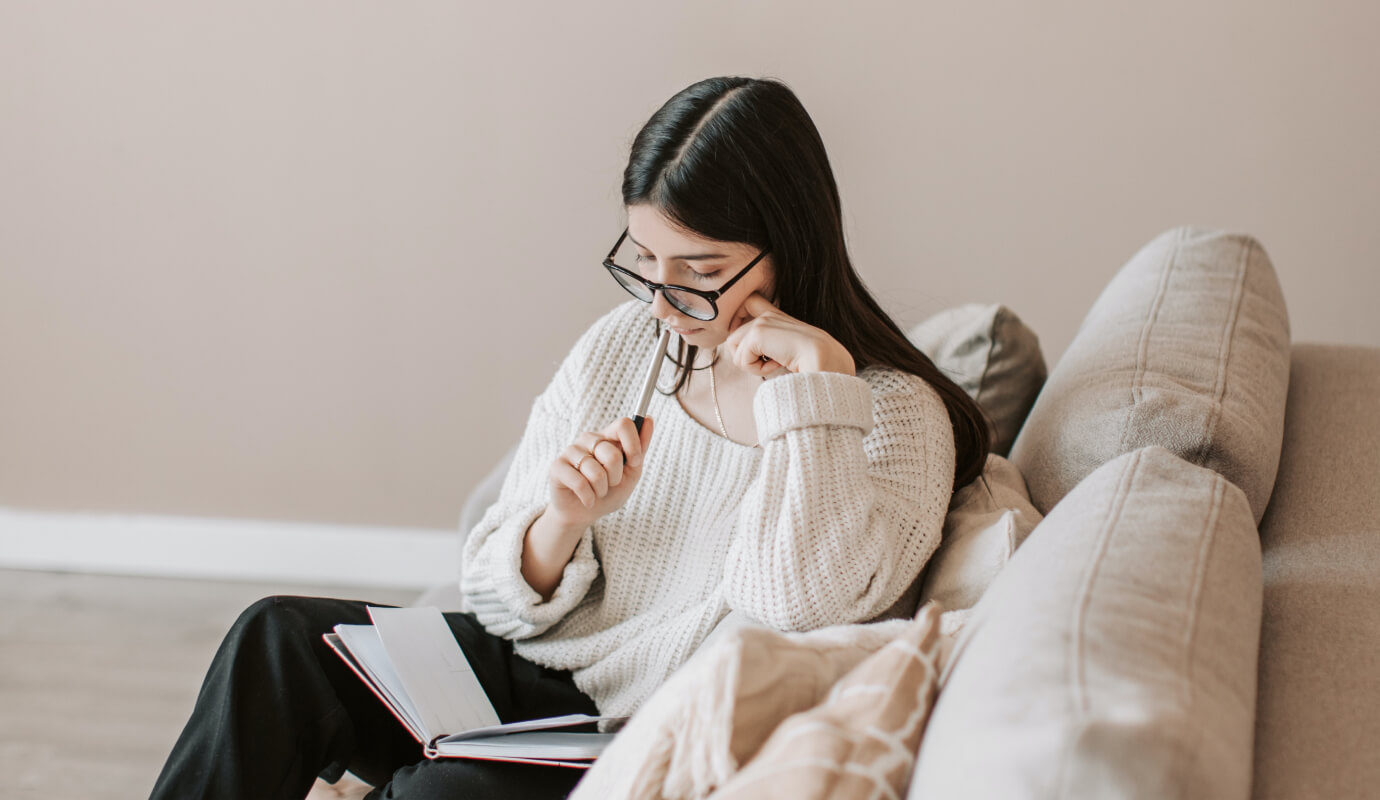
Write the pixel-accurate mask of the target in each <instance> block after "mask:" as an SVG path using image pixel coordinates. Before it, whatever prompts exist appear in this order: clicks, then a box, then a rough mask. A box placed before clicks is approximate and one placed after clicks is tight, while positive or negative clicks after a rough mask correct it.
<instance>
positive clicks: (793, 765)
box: [710, 604, 941, 800]
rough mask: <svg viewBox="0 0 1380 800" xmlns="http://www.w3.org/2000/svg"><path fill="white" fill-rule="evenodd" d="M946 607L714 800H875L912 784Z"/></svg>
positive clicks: (838, 688) (848, 682)
mask: <svg viewBox="0 0 1380 800" xmlns="http://www.w3.org/2000/svg"><path fill="white" fill-rule="evenodd" d="M940 641H941V639H940V636H939V607H938V606H937V605H935V604H930V605H927V606H925V607H924V608H922V609H921V610H920V613H919V615H918V616H917V617H916V619H915V621H914V622H912V623H910V625H909V626H908V627H907V628H906V629H905V630H904V631H903V632H902V633H901V635H900V636H898V637H897V638H895V639H893V640H892V641H891V642H890V643H888V644H887V645H886V646H885V647H883V648H882V649H881V650H879V651H877V652H876V653H874V654H872V655H871V656H869V657H868V658H867V660H865V661H863V662H862V663H861V664H859V665H858V666H857V667H855V668H854V669H853V670H852V671H851V672H849V673H848V674H847V675H845V676H844V677H843V678H842V679H841V680H840V681H839V682H838V683H837V684H835V685H834V688H833V689H832V690H830V692H829V696H828V698H827V699H826V700H825V701H824V702H823V703H821V704H819V705H818V706H816V707H814V708H812V709H809V710H808V711H802V712H800V713H797V714H795V715H793V716H791V717H790V718H788V719H786V720H785V721H784V722H782V723H781V724H780V725H778V726H777V727H776V729H775V730H774V731H773V732H772V734H771V737H770V738H769V739H767V741H766V744H764V745H762V748H761V750H759V751H758V753H757V755H756V756H754V757H753V759H752V761H750V762H749V763H748V764H747V766H746V767H745V768H744V769H742V770H740V771H739V772H738V773H737V774H735V775H734V776H733V777H732V778H731V779H729V781H728V783H727V784H726V785H725V786H724V787H723V788H722V789H720V790H719V791H717V792H715V793H714V794H712V795H710V798H711V800H773V798H780V799H781V800H815V799H817V800H826V799H827V800H872V798H882V797H899V796H900V793H901V792H903V791H905V788H906V783H907V782H908V781H909V780H910V773H911V767H912V766H913V764H914V761H915V753H916V750H917V749H918V748H919V746H920V736H921V734H922V732H923V731H924V729H925V721H926V720H927V719H928V718H929V713H930V708H931V706H932V704H933V703H934V695H935V691H936V682H937V679H938V676H939V658H940Z"/></svg>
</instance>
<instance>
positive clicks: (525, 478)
mask: <svg viewBox="0 0 1380 800" xmlns="http://www.w3.org/2000/svg"><path fill="white" fill-rule="evenodd" d="M625 316H627V315H626V313H625V312H623V311H622V310H621V309H619V310H615V311H614V312H611V313H610V314H608V315H606V316H605V317H604V318H602V319H600V320H599V321H598V322H596V323H595V324H594V325H593V326H592V327H591V328H590V329H589V330H588V331H586V332H585V334H584V335H583V336H581V337H580V340H579V341H578V342H577V343H576V345H575V347H574V348H573V349H572V350H571V352H570V354H569V355H568V356H567V357H566V359H565V361H564V362H563V363H562V364H561V366H560V368H559V369H558V370H557V371H556V375H555V377H554V378H552V380H551V383H550V384H549V385H548V386H547V387H546V389H545V391H543V392H542V393H541V395H540V396H538V397H537V399H536V401H535V402H534V403H533V404H532V411H531V414H530V415H529V417H528V420H527V427H526V428H525V429H524V431H523V435H522V440H521V441H520V442H519V444H518V449H517V452H516V453H515V454H514V456H513V464H512V466H511V467H510V468H509V469H508V475H507V477H506V478H504V481H503V488H502V489H501V490H500V492H499V497H498V500H497V501H496V502H495V503H494V504H493V505H492V506H490V507H489V509H488V510H487V511H486V512H485V514H484V517H483V518H482V519H481V520H480V521H479V523H478V524H477V525H475V527H474V529H473V530H471V531H470V532H469V535H468V536H467V537H466V539H465V545H464V548H463V559H462V566H461V572H460V591H461V594H462V595H463V597H464V600H465V607H466V609H468V610H470V611H472V612H473V613H474V614H475V616H476V617H477V618H478V619H479V621H480V622H481V623H482V624H483V625H484V627H485V629H487V630H488V631H489V632H490V633H492V634H494V635H496V636H502V637H505V638H508V639H526V638H530V637H532V636H536V635H538V634H540V633H542V632H543V631H545V630H546V629H547V628H550V627H551V626H552V625H554V624H556V623H557V622H559V621H560V620H561V618H562V617H564V616H565V615H566V614H567V613H569V612H570V610H571V609H573V608H574V607H575V606H576V604H578V603H579V602H580V600H581V599H582V598H583V597H584V596H585V593H586V592H588V591H589V587H590V585H591V584H592V583H593V582H594V579H595V577H596V576H597V575H598V574H599V563H598V561H597V560H596V559H595V556H594V539H593V529H592V528H587V529H586V530H585V532H584V535H583V536H582V537H581V538H580V543H579V544H578V545H577V546H576V548H575V553H574V555H573V556H572V557H571V559H570V562H569V563H568V564H566V567H565V571H564V573H562V576H561V581H560V583H559V584H557V586H556V590H555V593H554V594H552V596H551V599H550V600H547V601H543V600H542V597H541V595H540V594H538V593H537V591H536V590H535V589H533V588H532V587H531V586H530V585H529V584H528V583H527V580H526V579H525V578H523V577H522V546H523V541H524V539H525V538H526V535H527V529H528V528H529V527H531V525H532V523H533V522H534V521H536V519H537V517H538V516H540V515H541V513H542V512H543V511H544V510H545V509H546V505H547V502H548V500H549V499H550V494H549V493H550V488H549V482H548V477H547V476H548V471H549V469H550V466H551V461H552V460H553V459H555V458H556V457H557V456H558V455H560V453H561V451H562V450H564V449H565V448H566V447H567V446H568V445H569V444H570V443H571V442H572V441H574V439H575V436H576V435H577V434H578V433H579V431H578V430H577V428H578V421H579V418H580V414H579V407H580V405H581V404H582V403H587V402H589V397H590V392H591V390H592V384H593V383H595V381H594V380H593V378H592V375H593V374H594V371H595V365H594V364H593V363H592V362H593V360H594V359H595V358H597V357H598V356H597V355H596V350H598V349H599V345H600V343H601V342H605V341H607V340H608V338H609V334H610V332H611V329H613V328H615V327H617V325H618V323H619V321H620V320H619V317H625Z"/></svg>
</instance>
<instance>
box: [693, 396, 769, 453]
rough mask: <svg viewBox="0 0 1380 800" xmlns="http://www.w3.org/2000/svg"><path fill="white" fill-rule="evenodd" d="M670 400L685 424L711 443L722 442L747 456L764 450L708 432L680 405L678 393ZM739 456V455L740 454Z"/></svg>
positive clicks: (714, 432)
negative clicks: (711, 441) (707, 438)
mask: <svg viewBox="0 0 1380 800" xmlns="http://www.w3.org/2000/svg"><path fill="white" fill-rule="evenodd" d="M671 399H672V400H674V401H675V406H676V410H677V411H679V412H680V415H681V416H682V417H683V418H684V419H685V421H686V422H687V423H689V425H690V427H691V428H693V429H694V430H696V431H698V432H699V433H700V434H701V435H702V436H708V437H709V438H710V439H711V440H713V441H715V442H722V443H724V444H725V445H727V446H729V447H731V448H733V449H736V450H738V451H745V452H746V454H748V455H752V454H755V453H761V452H762V450H763V449H764V448H762V447H758V446H756V445H751V444H743V443H742V442H735V441H734V440H732V439H729V438H726V437H724V436H723V435H722V434H721V433H719V432H718V431H715V430H710V429H709V428H708V427H707V426H705V424H704V423H702V422H700V421H699V420H697V419H695V416H694V415H693V414H691V413H690V411H689V410H688V409H686V407H685V406H684V405H682V404H681V402H680V393H679V392H677V393H675V394H672V395H671ZM740 454H741V453H740Z"/></svg>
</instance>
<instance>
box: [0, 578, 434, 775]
mask: <svg viewBox="0 0 1380 800" xmlns="http://www.w3.org/2000/svg"><path fill="white" fill-rule="evenodd" d="M271 594H311V595H325V596H332V597H349V598H354V599H358V600H369V601H373V602H377V603H387V604H394V605H405V604H408V603H410V602H412V601H413V600H415V599H416V597H417V595H418V592H415V591H390V590H381V589H358V588H349V587H314V586H313V587H308V586H289V585H275V584H246V583H223V582H215V581H199V580H166V579H153V578H127V577H111V576H102V575H69V574H60V573H48V572H27V571H11V570H0V776H3V778H0V780H3V781H4V786H3V787H0V797H3V798H12V799H15V800H29V799H30V798H34V800H37V798H44V800H68V799H69V798H70V799H71V800H77V798H81V800H117V798H118V800H129V798H146V797H148V794H149V790H150V789H151V788H152V787H153V781H154V779H155V778H156V777H157V775H158V771H159V769H160V768H161V767H162V765H163V760H164V759H165V758H166V757H167V755H168V751H169V750H170V749H171V747H172V745H173V742H174V741H175V740H176V739H177V735H178V733H180V732H181V730H182V725H183V723H185V722H186V720H187V715H188V714H189V713H190V712H191V709H192V702H193V701H194V700H195V698H196V693H197V689H198V688H199V686H200V685H201V677H202V675H203V674H204V673H205V671H206V667H207V665H208V664H210V661H211V656H212V655H213V654H214V653H215V650H216V647H217V645H219V643H220V639H221V636H222V635H224V633H225V631H226V630H227V629H228V628H229V627H230V624H231V623H232V622H234V620H235V618H236V617H237V616H238V615H239V612H240V611H241V609H243V608H244V607H245V606H247V605H249V604H250V603H252V602H253V601H255V600H257V599H258V598H260V597H264V596H266V595H271Z"/></svg>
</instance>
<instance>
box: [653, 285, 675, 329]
mask: <svg viewBox="0 0 1380 800" xmlns="http://www.w3.org/2000/svg"><path fill="white" fill-rule="evenodd" d="M675 313H677V312H676V309H675V307H673V306H672V305H671V304H670V303H668V302H666V295H665V294H664V293H662V291H661V290H660V289H658V290H657V291H656V293H654V294H653V295H652V316H654V317H656V318H657V319H659V320H661V321H662V322H666V321H667V320H668V319H669V318H670V317H671V315H672V314H675Z"/></svg>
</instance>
